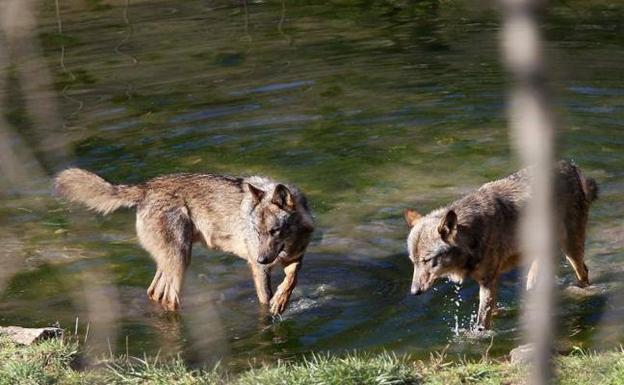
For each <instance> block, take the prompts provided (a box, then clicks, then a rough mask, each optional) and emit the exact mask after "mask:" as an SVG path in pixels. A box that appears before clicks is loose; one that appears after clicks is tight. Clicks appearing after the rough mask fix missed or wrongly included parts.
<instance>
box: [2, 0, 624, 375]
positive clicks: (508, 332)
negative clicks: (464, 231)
mask: <svg viewBox="0 0 624 385" xmlns="http://www.w3.org/2000/svg"><path fill="white" fill-rule="evenodd" d="M59 3H60V9H59V15H60V18H57V17H56V10H55V4H54V2H53V1H46V2H43V5H42V7H41V8H40V9H38V18H37V20H38V23H39V24H38V26H37V30H36V35H35V37H36V38H37V40H38V44H40V49H41V52H40V53H41V54H42V55H43V56H44V58H45V62H46V63H47V65H48V69H49V72H50V74H51V77H52V83H53V89H52V91H53V92H54V94H53V95H54V97H53V99H54V101H55V102H56V103H57V105H58V106H59V116H60V118H59V121H58V122H54V121H51V122H49V124H50V126H49V127H46V128H45V129H44V130H41V129H39V131H37V128H36V127H35V126H36V124H34V123H33V119H31V118H30V117H29V111H28V108H29V107H30V106H31V105H32V103H33V102H34V104H37V102H38V101H37V100H34V98H35V97H34V96H30V95H29V94H28V93H26V92H23V91H21V90H20V84H21V83H23V82H24V80H23V78H21V77H20V75H19V74H20V71H21V70H25V69H26V68H28V67H27V63H22V62H15V63H13V65H12V66H11V67H9V68H7V69H6V70H5V75H6V76H7V79H8V87H7V90H6V91H5V92H4V95H3V97H4V98H5V100H6V106H5V107H6V109H5V113H6V117H7V121H8V122H9V123H11V125H12V127H13V130H14V131H15V132H16V133H17V135H19V136H20V137H21V138H22V140H23V141H24V142H25V143H27V144H28V145H29V146H30V147H31V148H32V149H33V154H34V156H35V157H36V158H37V159H38V160H39V161H40V163H41V164H42V165H43V168H44V170H45V173H46V174H47V175H51V174H52V173H53V172H55V171H58V170H60V169H62V168H63V167H67V166H69V165H76V166H79V167H83V168H87V169H89V170H92V171H95V172H97V173H99V174H100V175H102V176H104V177H105V178H107V179H109V180H112V181H115V182H126V183H132V182H140V181H142V180H145V179H147V178H150V177H153V176H156V175H159V174H162V173H169V172H179V171H190V172H195V171H197V172H199V171H201V172H216V173H228V174H233V175H239V174H244V175H249V174H256V173H258V174H266V175H270V176H272V177H274V178H276V179H283V180H286V181H289V182H292V183H295V184H297V185H299V186H300V187H301V188H302V189H303V190H304V191H305V192H306V193H307V194H308V196H309V199H310V202H311V207H312V210H313V211H314V214H315V218H316V222H317V231H316V232H315V235H314V239H313V242H312V243H311V245H310V247H309V251H308V253H307V255H306V257H305V262H304V267H303V270H302V273H301V276H300V280H299V284H298V286H297V289H296V290H295V292H294V296H293V298H292V302H291V305H290V308H289V309H288V310H287V312H286V313H285V314H284V315H283V317H282V318H281V319H273V320H272V319H268V318H267V317H266V316H265V315H264V314H262V312H261V311H260V310H259V307H258V305H257V302H256V299H255V291H254V289H253V284H252V281H251V276H250V272H249V270H248V268H247V267H246V265H245V262H244V261H243V260H241V259H238V258H236V257H232V256H230V255H225V254H222V253H218V252H213V251H208V250H206V249H204V248H202V247H196V248H195V249H194V254H193V261H192V264H191V267H190V270H189V273H188V279H187V282H186V287H185V290H186V292H185V299H186V301H185V307H184V309H183V310H182V311H181V312H180V314H178V315H173V314H167V313H163V312H162V311H160V310H159V309H158V308H156V307H155V306H154V305H152V304H150V303H149V302H148V301H147V299H146V296H145V289H146V287H147V286H148V284H149V282H150V281H151V277H152V275H153V273H154V271H155V268H154V265H153V263H152V262H151V260H150V258H149V256H148V255H147V253H146V252H145V251H143V250H142V249H141V248H140V247H139V246H138V244H137V240H136V235H135V232H134V214H133V213H132V212H130V211H127V210H126V211H124V210H120V211H118V212H116V213H114V214H112V215H109V216H107V217H102V216H99V215H95V214H92V213H89V212H87V211H86V210H84V209H82V208H80V207H78V206H74V205H67V204H65V203H63V202H61V201H58V200H56V199H54V198H53V197H52V194H51V191H50V186H49V180H47V179H46V178H42V179H41V180H37V181H35V183H34V184H33V185H34V186H36V187H33V188H31V189H28V190H22V191H15V190H14V189H11V188H7V189H6V191H4V192H2V195H0V197H1V198H2V201H1V202H0V225H1V226H2V230H1V231H2V232H3V235H2V238H0V239H2V240H3V242H4V246H3V249H4V251H3V252H1V253H3V254H4V255H5V256H4V260H5V265H7V266H8V265H9V264H10V266H9V267H11V269H9V268H8V267H5V271H12V272H13V273H12V274H11V276H10V278H8V281H5V282H1V281H0V283H3V284H4V286H3V287H2V290H3V292H2V295H1V297H0V323H2V324H20V325H37V326H39V325H49V324H52V323H55V322H57V321H58V322H59V323H60V324H61V325H62V326H63V327H66V328H69V329H71V330H72V331H73V330H74V327H75V325H76V324H77V333H78V335H79V336H81V338H85V337H86V338H87V342H88V343H89V344H91V345H92V347H93V350H94V352H96V353H97V352H100V353H101V352H107V351H108V346H110V349H111V350H114V351H115V352H117V353H123V352H125V351H126V349H127V350H128V352H129V353H130V354H135V355H142V354H143V352H146V353H147V354H148V355H155V354H157V352H158V351H160V352H161V354H162V355H165V354H178V353H180V354H182V355H183V356H184V357H185V358H187V359H188V360H189V362H197V363H205V362H215V361H217V360H222V361H224V362H226V363H229V364H231V365H233V366H234V367H236V366H239V367H245V366H246V365H248V362H249V361H250V360H251V361H254V360H255V361H256V362H264V361H273V360H275V359H276V358H292V357H298V356H300V355H301V354H304V353H308V352H311V351H331V352H343V351H347V350H353V349H358V350H366V351H379V350H382V349H391V350H394V351H397V352H405V353H413V354H414V355H415V356H423V357H424V356H428V355H429V353H430V352H431V351H433V350H441V349H443V348H445V347H446V346H447V345H448V348H447V349H448V351H449V352H451V353H458V354H461V355H467V356H477V355H481V354H482V353H483V352H484V350H485V349H486V348H487V347H488V345H490V342H491V343H492V346H491V349H490V354H492V355H501V354H505V353H507V352H508V350H509V349H510V348H511V347H513V346H515V345H517V344H518V343H519V342H520V338H521V335H520V329H519V325H520V322H519V308H520V305H521V299H520V292H521V287H522V282H521V279H522V277H521V275H520V274H519V273H518V272H512V273H510V274H507V275H505V277H504V279H503V281H502V282H501V287H500V294H499V304H500V306H501V307H502V308H503V312H502V314H501V315H499V316H498V317H497V318H496V319H495V329H496V333H495V335H494V336H493V339H492V340H491V341H490V339H489V338H488V339H486V340H481V341H478V340H477V341H475V340H470V339H467V338H465V337H462V333H461V332H459V333H458V331H460V330H461V329H465V328H468V327H469V326H470V322H471V318H472V317H474V313H475V312H476V305H477V301H478V288H477V287H476V285H475V284H474V283H473V282H465V283H464V284H463V285H462V286H461V287H456V286H455V285H454V284H451V283H447V282H439V283H438V284H437V285H436V286H435V289H433V290H430V291H429V292H427V293H426V294H424V295H422V296H419V297H412V296H409V295H408V287H409V283H410V280H411V274H412V270H411V265H410V263H409V261H408V259H407V256H406V252H405V237H406V235H407V228H406V226H405V224H404V222H403V219H402V211H403V209H405V208H406V207H415V208H417V209H418V210H420V211H424V212H427V211H429V210H432V209H435V208H437V207H439V206H441V205H443V204H445V203H447V202H450V201H451V200H453V199H456V198H458V197H460V196H461V195H462V194H465V193H467V192H469V191H471V190H473V189H475V188H477V187H478V186H479V185H481V184H482V183H484V182H487V181H489V180H492V179H496V178H499V177H502V176H505V175H506V174H507V173H509V172H511V171H513V170H514V169H515V168H516V166H517V161H516V160H515V159H514V156H513V152H512V148H511V146H510V140H509V139H510V138H509V136H508V132H507V125H506V124H507V122H506V115H505V95H506V94H505V93H506V87H507V86H508V85H509V83H508V81H507V78H506V76H505V73H504V70H503V69H502V66H501V63H500V60H499V56H498V34H499V30H500V20H499V16H498V13H497V10H496V9H495V7H486V6H484V5H483V6H476V5H475V4H476V3H479V2H464V1H420V2H414V4H411V3H410V2H400V1H397V2H394V1H381V0H379V1H377V0H371V1H362V2H355V1H353V2H352V1H335V2H329V3H327V4H323V5H318V4H314V3H313V2H307V1H294V2H290V1H287V2H284V3H282V2H279V1H278V2H272V1H269V2H262V1H258V2H247V3H235V2H231V3H230V2H220V1H209V0H204V1H199V0H184V1H182V0H178V1H163V0H150V1H139V0H131V1H129V2H126V1H121V0H120V1H112V0H111V1H108V0H102V1H100V0H89V1H86V0H85V1H79V0H61V1H60V2H59ZM608 3H609V2H607V1H576V0H573V1H566V2H559V1H557V2H554V3H553V5H552V6H551V9H550V12H549V14H548V15H547V16H546V17H545V18H544V21H543V28H544V37H545V39H546V52H547V55H548V62H549V68H550V73H551V75H552V84H551V85H552V87H553V90H554V97H555V98H556V109H557V112H558V114H559V118H560V119H559V123H560V128H561V130H560V139H561V141H560V155H561V157H565V158H570V159H573V160H574V161H576V162H577V164H578V165H579V166H580V167H581V168H582V169H583V170H584V171H585V173H586V174H588V175H589V176H592V177H594V178H595V179H596V180H597V181H598V183H599V185H600V189H601V196H600V200H599V201H597V202H596V204H595V205H594V206H593V207H592V210H591V217H590V224H589V232H588V240H587V264H588V266H589V269H590V277H591V279H592V280H593V281H594V282H595V283H596V285H597V289H596V290H595V291H594V292H592V294H591V295H575V294H572V293H570V291H569V290H566V287H568V286H569V285H570V284H571V283H573V282H574V279H573V278H574V277H573V274H572V270H571V269H570V268H569V267H568V266H566V265H565V263H564V260H563V258H562V259H561V262H560V269H559V274H558V283H559V285H558V287H559V289H560V290H559V291H560V292H561V293H562V298H561V304H560V306H559V308H558V310H557V311H556V314H557V315H558V326H559V334H560V338H561V340H562V341H563V342H565V343H568V344H573V345H578V346H583V347H608V346H617V345H618V344H621V343H624V327H623V326H622V325H623V323H622V320H623V319H624V300H622V299H621V298H624V285H622V280H623V279H624V231H623V228H622V217H623V216H624V199H623V196H622V192H623V191H624V178H623V177H624V157H623V156H622V153H623V150H624V131H622V123H623V122H624V72H623V71H624V25H623V24H622V20H624V6H623V5H622V4H619V5H609V4H608ZM59 20H60V21H61V24H62V28H63V33H62V34H59V33H58V21H59ZM61 55H63V56H62V62H61ZM20 79H22V80H20ZM20 82H21V83H20ZM29 98H30V103H29V102H28V101H29ZM51 143H54V144H58V143H61V147H58V146H55V147H54V148H52V147H53V146H51ZM3 145H5V146H8V145H10V144H9V143H5V144H3ZM59 148H60V149H59ZM275 275H276V277H275V278H276V279H278V278H279V275H280V274H279V272H276V274H275ZM77 319H78V320H77ZM76 320H77V323H76ZM458 334H459V336H458Z"/></svg>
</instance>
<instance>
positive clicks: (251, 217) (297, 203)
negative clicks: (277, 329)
mask: <svg viewBox="0 0 624 385" xmlns="http://www.w3.org/2000/svg"><path fill="white" fill-rule="evenodd" d="M55 190H56V191H57V193H58V194H59V195H61V196H63V197H65V198H66V199H68V200H70V201H75V202H80V203H82V204H84V205H86V206H87V207H88V208H90V209H92V210H95V211H98V212H100V213H103V214H108V213H110V212H111V211H114V210H116V209H118V208H120V207H136V209H137V217H136V231H137V235H138V238H139V241H140V243H141V245H142V246H143V248H145V250H147V251H148V252H149V253H150V254H151V255H152V257H153V258H154V260H155V261H156V266H157V270H156V275H155V276H154V279H153V280H152V283H151V285H150V286H149V288H148V289H147V295H148V296H149V298H151V299H152V300H154V301H156V302H158V303H160V305H161V306H163V307H164V308H165V309H167V310H177V309H179V307H180V296H181V289H182V283H183V280H184V274H185V271H186V268H187V267H188V265H189V262H190V259H191V247H192V245H193V243H194V242H197V241H201V242H203V243H204V244H205V245H206V246H207V247H208V248H211V249H217V250H222V251H225V252H228V253H232V254H235V255H237V256H239V257H242V258H244V259H246V260H247V262H248V263H249V266H250V267H251V271H252V274H253V279H254V284H255V287H256V292H257V295H258V300H259V301H260V303H261V304H265V305H269V306H270V311H271V313H273V314H280V313H282V312H283V311H284V310H285V309H286V305H287V303H288V300H289V298H290V295H291V293H292V291H293V289H294V288H295V285H296V283H297V274H298V272H299V270H300V268H301V263H302V259H303V254H304V252H305V250H306V247H307V246H308V243H309V241H310V237H311V235H312V232H313V230H314V223H313V219H312V215H311V213H310V210H309V208H308V204H307V201H306V197H305V196H304V194H303V193H302V192H301V191H299V189H297V188H296V187H295V186H292V185H286V184H283V183H278V182H275V181H273V180H271V179H269V178H266V177H261V176H251V177H247V178H237V177H230V176H222V175H213V174H173V175H165V176H161V177H157V178H154V179H152V180H149V181H147V182H145V183H143V184H137V185H121V184H120V185H113V184H111V183H109V182H107V181H106V180H104V179H102V178H100V177H99V176H97V175H95V174H93V173H91V172H89V171H85V170H82V169H78V168H71V169H68V170H65V171H63V172H61V173H60V174H58V176H57V177H56V179H55ZM278 263H279V264H281V265H282V266H283V268H284V271H285V278H284V280H283V282H282V283H281V284H280V285H279V286H278V288H277V290H276V292H275V295H273V294H272V289H271V282H270V270H271V267H272V266H274V265H276V264H278Z"/></svg>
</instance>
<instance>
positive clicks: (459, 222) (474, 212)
mask: <svg viewBox="0 0 624 385" xmlns="http://www.w3.org/2000/svg"><path fill="white" fill-rule="evenodd" d="M555 175H556V177H555V184H554V186H555V194H556V195H555V196H556V205H557V206H556V214H557V218H556V219H557V220H556V225H557V230H558V236H559V242H560V245H561V248H562V250H563V252H564V253H565V255H566V258H567V259H568V261H569V262H570V264H571V265H572V268H573V269H574V272H575V273H576V277H577V279H578V284H579V285H580V286H582V287H584V286H587V285H589V278H588V271H587V266H586V265H585V263H584V250H585V227H586V225H587V216H588V212H589V206H590V203H591V202H593V201H594V200H595V199H596V198H597V193H598V187H597V185H596V182H595V181H594V180H593V179H591V178H585V177H583V175H582V174H581V171H580V170H579V168H578V167H576V166H575V165H573V164H571V163H569V162H565V161H561V162H559V164H558V166H557V172H556V173H555ZM530 195H531V191H530V189H529V169H524V170H520V171H518V172H516V173H514V174H512V175H510V176H508V177H506V178H504V179H500V180H497V181H494V182H490V183H486V184H485V185H483V186H481V188H479V189H478V190H477V191H475V192H474V193H472V194H469V195H467V196H465V197H463V198H461V199H459V200H457V201H455V202H453V203H451V204H450V205H448V206H447V207H443V208H441V209H438V210H435V211H433V212H431V213H429V214H428V215H426V216H424V217H423V216H421V215H420V214H418V213H417V212H416V211H414V210H411V209H408V210H406V211H405V219H406V221H407V223H408V225H409V226H410V227H411V230H410V233H409V236H408V239H407V249H408V252H409V257H410V259H411V260H412V262H413V264H414V276H413V280H412V288H411V292H412V294H415V295H418V294H421V293H423V292H424V291H426V290H427V289H429V288H430V287H431V285H432V284H433V283H434V281H435V280H436V279H437V278H441V277H448V278H449V279H451V280H453V281H456V282H461V281H462V280H463V279H464V278H465V277H470V278H472V279H474V280H475V281H477V283H478V284H479V286H480V290H479V311H478V315H477V328H478V329H480V330H484V329H489V328H490V326H491V318H492V312H493V310H495V305H496V286H497V283H498V279H499V277H500V275H501V274H502V273H504V272H505V271H508V270H510V269H512V268H513V267H515V266H517V265H518V264H519V262H520V260H521V258H520V255H519V252H520V250H519V248H518V239H517V238H518V237H517V232H518V231H517V227H518V222H519V216H520V213H521V211H522V209H523V207H524V206H525V204H526V203H527V201H528V199H529V198H530ZM537 269H538V265H537V264H536V263H535V262H533V263H532V264H531V267H530V270H529V275H528V278H527V289H530V288H531V287H532V286H533V285H534V284H535V280H536V272H537Z"/></svg>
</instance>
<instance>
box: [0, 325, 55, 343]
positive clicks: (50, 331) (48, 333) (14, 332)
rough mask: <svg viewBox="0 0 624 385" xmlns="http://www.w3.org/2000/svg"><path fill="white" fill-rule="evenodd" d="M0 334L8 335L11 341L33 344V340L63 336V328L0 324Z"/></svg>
mask: <svg viewBox="0 0 624 385" xmlns="http://www.w3.org/2000/svg"><path fill="white" fill-rule="evenodd" d="M0 334H1V335H6V336H8V337H9V338H10V339H11V341H13V342H15V343H16V344H21V345H31V344H32V343H33V342H37V341H40V340H45V339H48V338H60V337H63V329H61V328H53V327H48V328H23V327H21V326H6V327H3V326H0Z"/></svg>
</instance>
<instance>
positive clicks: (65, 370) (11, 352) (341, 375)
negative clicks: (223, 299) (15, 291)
mask: <svg viewBox="0 0 624 385" xmlns="http://www.w3.org/2000/svg"><path fill="white" fill-rule="evenodd" d="M556 365H557V373H558V375H559V383H561V384H574V385H577V384H578V385H580V384H598V383H599V384H621V383H624V352H623V351H621V350H620V351H609V352H602V353H588V352H582V351H580V350H577V351H573V352H572V354H570V355H568V356H560V357H558V358H557V361H556ZM526 372H527V370H526V368H524V367H522V366H518V365H515V364H511V363H510V362H508V361H506V360H491V359H482V360H480V361H472V362H465V361H461V360H454V359H453V358H452V357H444V356H441V355H440V356H432V358H430V359H429V360H426V361H414V360H410V359H409V357H405V356H395V355H393V354H390V353H382V354H375V355H368V354H360V353H353V354H349V355H344V356H326V355H316V356H310V357H308V358H307V359H306V360H302V361H298V362H293V363H286V362H279V363H276V365H275V366H271V367H260V368H250V369H249V370H247V371H245V372H242V373H240V374H236V375H233V374H228V373H227V372H226V371H225V370H224V369H222V368H219V367H217V368H212V369H189V368H187V367H186V366H185V364H184V362H183V361H182V360H170V361H166V362H163V361H160V360H158V359H155V358H133V357H129V358H127V357H117V358H115V359H103V360H100V361H90V362H89V363H86V362H85V360H84V358H83V356H82V352H81V348H80V346H79V344H78V343H77V342H76V341H74V340H72V339H71V338H64V339H51V340H46V341H42V342H39V343H35V344H33V345H31V346H20V345H16V344H14V343H13V342H11V341H10V340H9V339H7V338H5V337H2V336H0V384H1V385H4V384H163V385H164V384H208V385H224V384H235V385H251V384H254V385H263V384H267V385H268V384H271V385H275V384H288V385H290V384H293V385H308V384H310V385H320V384H323V385H325V384H327V385H332V384H341V385H349V384H353V385H364V384H379V385H382V384H394V385H399V384H432V385H433V384H522V383H524V381H523V378H524V377H523V376H525V375H526Z"/></svg>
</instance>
